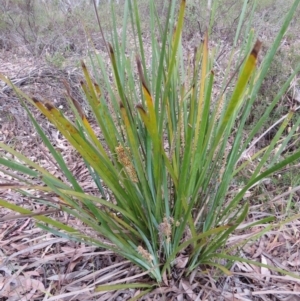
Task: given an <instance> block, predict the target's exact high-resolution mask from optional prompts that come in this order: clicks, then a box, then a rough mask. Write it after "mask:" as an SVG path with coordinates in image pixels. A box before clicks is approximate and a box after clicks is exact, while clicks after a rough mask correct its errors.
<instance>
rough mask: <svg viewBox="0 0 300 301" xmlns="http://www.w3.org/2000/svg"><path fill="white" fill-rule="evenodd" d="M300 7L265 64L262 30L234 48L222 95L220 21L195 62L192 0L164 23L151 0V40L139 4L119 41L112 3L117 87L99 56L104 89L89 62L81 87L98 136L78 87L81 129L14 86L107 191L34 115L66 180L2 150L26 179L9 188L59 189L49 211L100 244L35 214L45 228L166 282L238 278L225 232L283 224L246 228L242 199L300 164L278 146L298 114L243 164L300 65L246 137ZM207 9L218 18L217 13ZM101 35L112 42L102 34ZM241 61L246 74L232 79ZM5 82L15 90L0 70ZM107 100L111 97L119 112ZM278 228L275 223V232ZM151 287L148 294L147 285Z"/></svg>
mask: <svg viewBox="0 0 300 301" xmlns="http://www.w3.org/2000/svg"><path fill="white" fill-rule="evenodd" d="M247 2H248V1H244V6H243V8H244V9H245V11H246V9H248V7H247V5H252V4H248V3H247ZM299 2H300V1H299V0H297V1H295V2H294V4H293V5H292V6H291V8H290V11H289V12H288V14H287V16H286V18H285V21H284V24H283V26H282V28H281V30H280V31H279V33H278V35H277V38H276V40H275V42H274V43H273V45H272V47H271V48H270V50H269V52H268V54H267V55H266V57H265V58H264V60H263V62H262V63H261V64H260V66H258V65H257V59H258V55H259V51H260V48H261V42H260V41H259V40H256V39H255V36H254V33H253V31H249V33H248V35H246V36H247V38H245V40H244V41H243V47H242V50H241V53H240V54H239V55H236V53H235V50H233V51H232V55H231V58H234V60H232V59H231V61H230V62H229V65H228V70H226V72H225V75H226V76H225V77H224V80H223V84H222V88H221V89H219V90H218V91H217V93H213V92H214V82H215V73H214V60H215V57H216V49H211V47H210V44H209V41H210V40H209V32H210V29H211V27H210V26H212V24H213V23H212V22H209V23H208V25H207V30H206V32H205V35H204V39H203V41H202V42H201V43H200V44H199V47H198V48H197V49H196V50H195V52H194V54H193V55H191V54H187V53H186V52H185V50H184V47H183V45H182V42H181V39H182V31H183V28H184V16H185V9H186V1H181V3H180V5H179V6H178V5H177V1H171V2H170V4H169V5H168V6H167V10H166V13H167V15H166V18H165V23H163V24H162V23H161V21H160V19H159V18H158V14H157V10H156V6H155V1H149V11H150V25H149V28H150V34H149V35H148V36H147V40H145V39H144V38H143V36H142V32H141V18H142V17H143V16H142V15H140V13H139V9H138V6H137V1H127V2H126V4H125V7H124V19H123V27H122V33H121V34H119V32H118V30H117V28H116V19H115V15H114V10H113V6H111V7H112V31H111V36H110V37H111V38H110V43H108V42H107V43H106V48H107V52H108V55H109V59H110V67H111V68H112V70H113V82H111V81H110V79H109V76H108V72H107V70H106V62H105V61H104V59H102V58H101V57H100V56H96V57H93V56H92V55H91V64H92V67H93V70H94V73H95V77H96V78H99V79H100V78H101V82H102V83H104V88H103V90H102V87H99V85H98V84H97V83H95V82H94V81H93V79H92V75H91V73H90V71H89V70H88V69H87V67H86V64H85V63H82V70H83V73H84V78H85V81H84V82H82V89H83V91H84V93H85V96H86V99H87V101H88V103H89V105H90V108H91V111H92V113H93V115H94V119H95V120H96V123H97V127H99V128H100V129H101V135H102V139H101V140H100V139H98V137H97V134H96V133H95V129H93V128H92V126H91V123H90V122H89V120H88V119H87V117H86V116H85V114H84V112H83V110H82V109H81V108H80V106H79V104H78V102H77V101H76V100H75V99H74V98H73V97H72V95H71V93H70V92H69V91H68V98H69V101H70V106H71V107H72V108H73V110H74V113H75V115H76V120H75V123H73V122H71V121H70V120H68V119H67V118H66V117H65V116H64V115H63V114H62V113H61V112H60V111H59V110H58V109H57V108H55V107H54V106H53V105H52V104H51V103H50V102H48V101H46V102H42V101H40V100H38V99H36V98H31V97H29V96H28V95H25V94H24V93H23V92H22V91H20V90H19V89H18V88H16V87H14V89H15V91H16V92H17V93H18V94H19V96H20V99H25V100H26V101H27V102H29V103H31V104H33V105H35V106H36V107H37V108H38V109H39V110H40V111H41V112H42V113H43V114H44V115H45V116H46V117H47V118H48V119H49V120H50V121H51V123H53V124H54V125H55V126H56V128H57V129H58V130H59V131H60V133H61V134H62V135H63V136H64V137H65V138H66V139H67V140H68V142H69V143H70V144H71V145H72V146H73V147H74V148H75V149H76V150H77V151H78V153H79V154H80V155H81V156H82V158H83V160H84V161H85V163H86V166H87V168H88V170H89V171H90V174H91V177H92V178H93V180H94V182H95V184H96V185H97V187H98V188H99V195H98V196H94V195H90V194H88V193H85V192H84V191H83V189H82V187H81V186H80V184H79V183H78V181H77V180H76V178H75V177H74V175H73V174H72V173H71V172H70V170H69V169H68V167H67V165H66V163H65V162H64V160H63V157H62V156H61V154H60V153H59V152H57V151H56V150H55V148H54V147H53V146H52V145H51V143H50V142H49V140H48V138H47V136H46V135H45V134H44V132H43V130H42V129H41V127H40V126H39V124H38V123H37V122H36V121H35V119H34V118H33V116H32V114H31V113H30V111H29V110H28V109H27V111H28V114H29V116H30V118H31V119H32V122H33V124H34V126H35V127H36V130H37V132H38V133H39V135H40V136H41V138H42V140H43V142H44V144H45V145H46V146H47V147H48V149H49V151H50V152H51V154H52V156H53V157H54V159H55V160H56V162H57V165H58V166H59V168H60V169H61V170H62V171H63V173H64V175H65V178H66V181H62V180H61V179H59V178H57V177H55V176H54V175H53V174H51V173H50V172H48V171H47V170H45V169H43V168H42V167H41V166H39V165H38V164H36V163H34V162H33V161H31V160H30V159H29V158H26V157H24V156H23V155H22V154H20V153H18V152H16V151H14V149H13V148H11V147H9V146H8V145H5V144H3V143H0V147H1V148H2V149H3V150H4V151H5V152H7V153H10V154H12V155H13V156H14V158H17V159H12V158H11V157H10V156H3V157H2V158H0V164H1V165H4V166H6V167H9V168H10V169H12V170H14V171H15V173H10V174H13V175H15V178H16V179H17V180H18V181H19V182H22V181H23V182H22V183H20V186H12V187H11V188H12V189H19V190H20V191H23V192H24V193H26V194H27V196H29V197H30V196H32V197H35V196H36V193H37V192H39V191H41V192H46V193H49V192H51V193H53V194H55V195H56V196H58V197H59V199H60V201H59V202H47V203H46V204H47V205H48V206H49V207H54V208H57V209H59V210H62V211H64V212H66V213H68V214H70V215H71V216H73V217H75V218H78V219H80V220H81V221H82V222H83V223H84V224H85V225H87V226H88V227H89V228H90V229H92V230H93V231H94V232H96V233H98V234H99V235H100V237H99V236H98V237H94V236H92V235H91V236H89V235H86V234H84V233H82V232H81V231H80V230H78V229H75V228H73V227H72V226H70V225H67V224H64V223H62V222H60V221H57V220H55V219H53V218H50V217H45V216H34V218H35V219H37V225H38V226H39V227H41V228H43V229H45V230H47V231H50V232H52V233H54V234H55V235H61V236H64V237H67V238H70V239H73V240H76V241H79V242H84V243H88V244H93V245H97V246H99V247H103V248H105V249H109V250H112V251H114V252H115V253H117V254H119V255H120V256H122V257H124V258H127V259H128V260H130V261H131V262H132V263H134V264H136V265H137V266H139V267H141V268H142V269H144V270H145V271H148V274H149V275H150V276H151V277H152V278H153V279H154V280H155V281H156V283H160V282H162V280H163V277H164V276H165V275H166V276H167V278H168V277H169V278H171V277H172V271H173V270H174V269H183V268H184V272H185V275H189V274H190V273H191V272H192V271H194V270H195V269H197V268H198V267H202V266H206V267H207V266H211V267H217V268H218V269H219V270H221V271H222V272H224V273H226V274H230V271H229V269H230V263H231V262H232V261H234V260H241V261H243V260H244V261H245V259H242V258H239V257H238V256H234V255H235V248H234V247H233V248H230V249H226V248H225V246H226V242H227V240H228V237H229V236H230V235H231V234H232V233H233V232H234V231H235V230H236V229H237V227H240V229H242V230H246V229H248V228H250V227H251V226H254V225H257V224H259V223H268V222H273V221H274V220H275V217H274V216H271V217H267V218H264V219H263V220H261V221H259V222H258V221H255V222H253V223H252V224H248V225H247V227H246V226H245V227H243V226H241V224H242V222H243V221H244V220H245V218H246V217H247V213H248V210H249V203H248V202H247V201H244V200H243V198H244V195H245V193H246V192H248V191H249V190H250V189H251V188H252V187H254V186H255V185H256V184H258V183H260V182H261V181H262V180H263V179H265V178H267V177H269V176H270V175H272V174H273V173H275V172H277V171H279V170H281V169H282V168H284V167H285V166H287V165H288V164H293V162H295V161H296V160H298V159H299V158H300V152H299V151H295V152H293V153H291V154H284V155H282V156H280V155H281V154H282V152H283V148H281V149H279V150H277V151H276V153H274V149H275V146H276V145H277V143H278V142H279V141H281V144H282V145H286V144H287V143H288V142H289V140H290V139H291V137H292V136H293V134H294V133H295V129H296V127H297V126H298V124H299V122H298V123H295V124H294V125H293V127H292V129H291V130H290V134H289V135H288V136H286V137H283V136H282V133H283V131H284V129H285V128H286V127H287V125H288V122H289V121H290V120H291V119H292V117H293V115H294V113H295V110H296V108H294V107H291V108H290V109H289V111H288V113H287V116H286V118H285V119H284V120H282V122H281V123H280V125H279V127H278V129H277V131H276V133H275V135H274V137H273V139H271V141H270V143H269V145H267V146H266V147H265V148H263V149H262V150H260V151H258V152H256V153H254V154H252V155H251V161H250V160H246V159H245V153H246V154H247V151H248V147H249V145H250V143H251V142H253V139H254V137H255V136H256V134H257V133H258V132H259V130H260V129H261V127H262V126H263V124H264V122H266V121H267V118H268V116H269V114H270V112H271V109H272V107H274V106H275V105H276V104H277V102H278V101H279V99H280V97H281V96H282V95H283V94H284V93H285V91H286V90H287V88H288V87H289V84H290V82H291V81H292V80H293V78H294V76H295V74H296V73H297V72H298V71H299V67H298V69H296V70H295V72H294V73H293V74H292V75H291V76H290V77H289V79H288V81H286V82H285V83H284V85H283V86H282V87H280V89H279V92H278V93H277V95H276V96H275V97H274V100H273V101H272V103H271V105H270V107H269V108H268V109H267V110H266V111H265V113H264V114H263V115H262V116H261V118H260V119H259V120H258V121H257V123H256V125H255V127H254V128H253V129H252V130H251V131H250V133H249V135H248V137H247V138H245V137H244V135H243V134H244V127H245V123H246V120H247V118H248V116H249V114H250V111H251V108H252V105H253V103H254V102H255V100H256V96H257V93H258V91H259V88H260V86H261V84H262V82H263V80H264V78H265V76H266V73H267V70H268V68H269V66H270V64H271V62H272V59H273V57H274V55H275V52H276V50H277V48H278V47H279V45H280V41H281V39H282V37H283V35H284V33H285V31H286V29H287V27H288V24H289V22H290V21H291V19H292V16H293V12H294V11H295V9H296V7H297V5H298V4H299ZM250 9H251V7H250ZM209 12H210V13H211V14H214V13H215V12H214V10H213V9H212V8H211V7H209ZM244 16H245V14H241V19H240V20H239V22H238V24H242V23H243V17H244ZM239 29H241V26H238V29H237V31H236V39H237V37H239V34H240V32H239ZM128 32H133V43H130V44H129V43H128V44H127V35H128ZM157 34H158V35H159V37H157ZM103 39H104V40H106V39H107V37H105V36H104V35H103ZM236 39H235V40H236ZM148 41H149V42H151V43H150V44H151V45H150V47H151V56H149V57H148V53H146V51H145V49H146V47H145V45H146V43H147V42H148ZM199 42H200V41H199ZM128 49H130V50H133V51H128ZM234 65H236V66H239V67H238V68H237V69H236V71H235V73H234V75H233V76H230V70H231V67H232V66H234ZM1 79H2V80H4V81H5V82H7V83H8V84H10V82H9V80H7V79H6V78H5V77H4V76H2V75H1ZM104 92H105V93H104ZM104 94H105V95H107V96H108V97H109V99H110V101H111V106H112V108H113V112H111V110H110V108H109V107H108V104H107V100H106V97H105V96H104ZM21 101H22V100H21ZM23 104H24V105H25V102H24V103H23ZM25 107H26V106H25ZM26 108H27V107H26ZM102 141H105V143H103V142H102ZM271 155H272V158H271ZM246 157H247V156H246ZM250 163H251V164H254V165H253V166H254V169H252V170H251V173H249V172H248V173H247V176H246V177H245V179H244V185H243V187H241V188H240V189H237V190H231V188H230V187H231V184H232V183H234V182H235V181H236V180H237V178H238V177H239V175H240V174H241V173H242V172H243V171H244V170H246V169H247V167H248V165H249V164H250ZM19 173H22V174H25V175H27V176H30V178H31V179H39V180H41V181H42V184H41V185H40V186H37V185H36V184H35V183H34V182H33V181H31V180H30V179H28V180H24V177H22V178H21V177H19V176H18V174H19ZM24 186H26V188H27V189H26V192H25V190H24ZM105 189H108V190H109V192H110V195H111V196H112V199H110V200H108V199H107V197H106V195H105V193H104V190H105ZM31 191H33V192H31ZM43 201H44V200H43ZM44 202H45V201H44ZM0 205H1V206H5V207H7V208H10V209H12V210H15V211H17V212H20V213H22V214H29V213H30V212H29V211H28V210H26V209H24V208H21V207H20V206H17V205H14V204H12V203H9V202H8V201H6V200H0ZM275 226H276V224H274V225H272V224H270V227H275ZM264 231H266V228H265V229H264V230H263V231H262V232H261V233H260V234H257V233H256V234H255V235H256V237H258V236H259V235H262V234H263V233H264ZM235 247H237V246H235ZM182 256H183V257H186V258H187V260H186V261H184V264H182V261H180V260H178V258H182ZM224 259H226V262H227V264H225V265H224ZM253 263H255V262H253ZM256 264H258V265H262V266H265V265H263V264H259V263H256ZM274 269H276V268H274ZM277 270H279V269H277ZM286 273H288V272H286ZM141 287H145V285H143V286H141ZM146 287H147V288H148V289H151V286H150V285H149V286H147V285H146ZM115 288H116V287H115V286H114V289H115ZM105 289H107V287H105Z"/></svg>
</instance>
